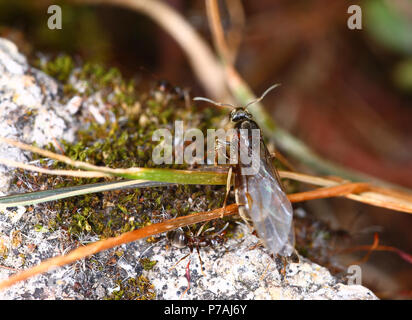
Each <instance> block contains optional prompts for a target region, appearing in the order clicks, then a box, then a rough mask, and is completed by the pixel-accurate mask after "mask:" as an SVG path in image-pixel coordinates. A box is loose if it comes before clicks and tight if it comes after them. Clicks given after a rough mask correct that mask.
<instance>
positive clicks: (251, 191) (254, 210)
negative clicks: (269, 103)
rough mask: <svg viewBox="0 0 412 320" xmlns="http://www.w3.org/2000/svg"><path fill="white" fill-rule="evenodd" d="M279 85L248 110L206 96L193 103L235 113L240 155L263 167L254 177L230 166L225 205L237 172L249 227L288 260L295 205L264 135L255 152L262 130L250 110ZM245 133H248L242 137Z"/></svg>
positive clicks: (240, 164) (236, 182)
mask: <svg viewBox="0 0 412 320" xmlns="http://www.w3.org/2000/svg"><path fill="white" fill-rule="evenodd" d="M277 86H278V85H277V84H275V85H273V86H271V87H269V88H268V89H267V90H266V91H265V92H264V93H263V94H262V96H260V97H259V98H258V99H256V100H254V101H252V102H249V103H248V104H247V105H246V106H245V107H235V106H233V105H231V104H224V103H218V102H215V101H213V100H210V99H207V98H203V97H196V98H194V99H193V100H195V101H206V102H209V103H212V104H214V105H216V106H218V107H229V108H230V109H231V110H232V111H231V112H230V115H229V118H230V121H231V122H232V123H233V124H234V128H235V132H236V133H235V134H236V135H237V136H236V137H235V138H236V139H235V141H238V142H239V146H240V148H241V150H240V152H242V151H243V152H245V153H246V154H248V155H249V156H251V157H252V158H255V159H254V160H255V161H253V159H252V162H251V163H252V164H253V163H258V164H259V167H258V168H257V170H254V171H256V172H255V173H254V174H248V173H247V171H248V170H247V169H250V168H248V165H246V164H245V163H243V162H242V161H238V162H237V164H236V165H234V166H233V167H230V169H229V173H228V180H227V193H226V198H225V202H224V206H226V200H227V196H228V194H229V191H230V186H231V175H232V172H233V173H234V190H235V198H236V203H237V205H238V210H239V214H240V216H241V217H242V219H243V220H244V221H245V222H246V224H248V225H249V223H248V218H250V219H251V220H252V222H253V226H254V229H255V230H256V232H257V234H258V236H259V238H260V239H261V241H262V243H263V244H264V246H265V247H266V248H267V249H268V250H269V251H270V253H271V254H273V255H274V256H276V255H280V256H283V257H288V256H291V255H292V253H294V251H295V249H294V231H293V209H292V205H291V203H290V201H289V199H288V198H287V196H286V193H285V191H284V188H283V185H282V182H281V181H280V177H279V174H278V172H277V170H276V168H275V167H274V165H273V164H272V160H273V159H272V155H271V154H270V153H269V151H268V149H267V147H266V145H265V143H264V141H263V139H262V135H260V149H259V152H258V153H256V152H255V153H253V149H252V131H253V130H259V131H260V128H259V126H258V124H257V123H256V122H255V121H254V119H253V116H252V114H251V113H250V112H249V111H248V110H247V108H248V107H249V106H250V105H252V104H254V103H257V102H259V101H261V100H262V99H263V98H264V97H265V96H266V94H267V93H268V92H270V91H271V90H273V89H274V88H276V87H277ZM245 132H246V134H241V133H245ZM232 141H233V140H232ZM242 148H245V150H242ZM256 158H257V159H256Z"/></svg>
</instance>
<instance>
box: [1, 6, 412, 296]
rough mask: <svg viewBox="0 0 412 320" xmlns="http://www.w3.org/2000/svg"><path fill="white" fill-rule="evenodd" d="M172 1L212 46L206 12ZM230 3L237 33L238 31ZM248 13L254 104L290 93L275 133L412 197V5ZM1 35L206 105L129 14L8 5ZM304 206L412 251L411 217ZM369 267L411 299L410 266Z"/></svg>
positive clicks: (178, 62)
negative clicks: (159, 84) (355, 20)
mask: <svg viewBox="0 0 412 320" xmlns="http://www.w3.org/2000/svg"><path fill="white" fill-rule="evenodd" d="M165 2H167V3H169V4H170V5H171V6H172V7H174V8H175V9H176V10H178V11H179V12H180V13H181V14H182V15H183V16H184V17H185V18H186V19H187V20H188V21H189V22H190V23H191V25H192V26H193V27H194V28H195V29H196V30H197V31H198V32H199V33H200V34H201V35H202V36H203V37H204V38H205V39H207V40H208V41H209V43H212V41H211V34H210V31H209V26H208V22H207V18H206V14H205V4H204V1H201V0H196V1H183V0H170V1H165ZM221 2H222V3H221V7H222V8H221V9H222V18H223V25H224V26H225V27H227V28H229V26H230V24H231V23H233V21H231V20H230V19H229V15H228V13H227V11H226V10H225V9H226V8H227V7H226V6H225V2H223V1H221ZM230 2H231V1H228V2H227V3H228V4H229V5H230ZM242 3H243V6H244V17H245V24H244V27H243V28H242V29H240V31H241V33H240V34H241V44H240V47H239V50H238V57H237V60H236V67H237V69H238V71H239V72H240V74H241V75H242V76H243V78H244V79H245V80H246V81H247V82H248V84H249V85H250V86H251V87H252V88H253V89H254V91H255V93H256V94H260V93H261V92H263V91H264V90H265V89H266V88H267V87H269V86H270V85H272V84H273V83H282V86H281V87H280V89H277V90H276V93H275V94H270V95H269V96H268V97H267V98H266V99H265V101H264V104H265V106H266V108H267V109H268V111H269V112H270V114H271V115H272V116H273V117H274V118H275V119H276V121H277V123H279V124H280V125H281V126H282V127H283V128H285V129H287V130H288V131H289V132H291V133H293V134H294V135H295V136H297V137H299V138H300V139H301V140H303V141H304V142H306V143H307V144H309V145H310V146H311V147H312V148H313V149H314V150H315V151H317V152H318V153H319V154H321V155H322V156H323V157H325V158H327V159H330V160H332V161H334V162H336V163H339V164H341V165H343V166H346V167H349V168H354V169H357V170H359V171H362V172H365V173H367V174H370V175H373V176H376V177H379V178H381V179H383V180H387V181H389V182H392V183H395V184H398V185H401V186H404V187H407V188H410V189H412V105H411V102H412V100H411V98H412V1H410V0H387V1H384V0H368V1H351V2H348V1H344V0H339V1H338V0H334V1H326V0H305V1H303V0H300V1H288V0H258V1H243V2H242ZM50 4H58V5H60V6H61V7H62V12H63V28H62V30H49V29H48V28H47V22H46V21H47V17H48V16H47V7H48V5H50ZM350 4H358V5H360V7H361V8H362V17H363V20H362V27H363V28H362V30H350V29H349V28H348V27H347V19H348V18H349V16H350V14H348V13H347V10H348V7H349V5H350ZM232 20H233V19H232ZM0 36H2V37H6V38H9V39H10V40H12V41H14V42H15V43H16V44H17V45H18V46H19V49H20V50H21V51H22V52H23V53H25V54H26V55H27V56H28V57H29V58H30V59H32V60H33V61H34V60H35V59H37V58H38V56H39V54H40V53H41V54H43V55H46V56H49V57H54V56H56V55H58V54H60V53H67V54H70V55H72V56H73V57H75V58H76V59H78V60H79V61H97V62H99V63H102V64H105V65H107V66H116V67H118V68H119V69H120V70H121V71H122V73H123V74H124V75H125V76H128V77H137V78H138V79H139V81H140V82H141V83H142V85H143V84H144V83H145V82H148V83H152V82H155V81H156V80H160V79H167V80H168V81H170V82H171V83H172V84H173V85H178V86H180V87H187V88H188V89H190V90H191V91H190V92H191V94H192V95H204V92H203V91H202V88H201V86H200V84H199V83H198V82H197V80H196V78H195V77H194V75H193V72H192V70H191V68H190V65H189V63H188V62H187V58H186V56H185V54H184V53H183V52H182V50H181V49H180V48H179V46H178V45H177V44H176V43H175V41H174V40H173V39H172V38H171V37H170V36H169V35H168V34H167V33H166V32H165V31H164V30H162V29H161V28H160V27H158V26H157V25H156V24H155V23H153V22H152V21H151V20H150V19H149V18H147V17H146V16H143V15H141V14H138V13H136V12H133V11H131V10H127V9H122V8H119V7H115V6H107V5H104V6H103V5H99V6H91V5H82V4H81V1H78V3H77V4H76V5H73V4H72V3H71V2H70V1H53V2H51V1H43V0H42V1H29V0H27V1H23V0H15V1H7V0H0ZM304 207H305V208H306V209H307V210H308V211H309V212H310V213H311V214H315V213H316V215H317V216H320V217H321V218H322V219H323V220H325V221H327V222H328V223H329V224H330V225H331V226H332V227H333V228H336V229H342V230H346V231H347V232H348V233H349V234H350V236H351V238H352V239H353V240H354V241H355V242H356V243H361V244H371V243H372V242H373V232H374V231H377V230H378V231H380V232H379V239H380V243H381V244H385V245H390V246H394V247H396V248H399V249H401V250H403V251H405V252H408V253H411V252H412V241H411V237H410V235H409V232H410V230H411V227H412V222H411V218H412V217H410V216H409V215H407V214H405V213H397V212H392V211H389V210H385V209H380V208H374V207H370V206H366V205H362V204H359V203H355V202H352V201H349V200H341V199H333V200H317V201H311V202H309V203H306V204H305V205H304ZM331 212H333V213H334V215H333V216H332V214H331ZM363 255H364V253H360V254H359V257H362V256H363ZM350 261H353V257H349V258H347V260H346V262H348V263H349V262H350ZM362 267H363V275H364V281H365V285H367V286H369V287H370V288H371V289H372V290H374V291H375V293H376V294H377V295H379V296H380V297H382V298H411V297H412V290H411V288H412V277H411V271H412V268H411V265H410V264H409V263H407V262H406V261H404V260H402V259H401V258H400V257H399V256H397V255H396V254H394V253H391V252H374V253H372V255H371V256H370V258H369V260H368V262H367V263H365V264H364V266H362Z"/></svg>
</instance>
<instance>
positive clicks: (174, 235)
mask: <svg viewBox="0 0 412 320" xmlns="http://www.w3.org/2000/svg"><path fill="white" fill-rule="evenodd" d="M166 237H167V239H168V240H169V241H170V243H171V245H172V246H174V247H176V248H179V249H182V248H185V247H186V246H187V237H186V235H185V233H184V231H183V229H182V228H178V229H176V230H173V231H169V232H168V233H167V235H166Z"/></svg>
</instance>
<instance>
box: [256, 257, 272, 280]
mask: <svg viewBox="0 0 412 320" xmlns="http://www.w3.org/2000/svg"><path fill="white" fill-rule="evenodd" d="M271 263H272V260H271V259H269V262H268V264H267V266H266V269H265V271H264V272H263V274H262V276H261V277H260V279H259V281H262V280H263V279H264V278H265V276H266V274H267V273H268V270H269V266H270V264H271Z"/></svg>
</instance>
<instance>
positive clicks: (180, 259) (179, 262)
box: [169, 252, 191, 271]
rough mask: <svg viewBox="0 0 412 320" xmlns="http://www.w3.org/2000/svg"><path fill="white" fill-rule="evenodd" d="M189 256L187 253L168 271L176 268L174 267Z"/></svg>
mask: <svg viewBox="0 0 412 320" xmlns="http://www.w3.org/2000/svg"><path fill="white" fill-rule="evenodd" d="M190 254H191V252H190V253H188V254H187V255H185V256H184V257H183V258H180V259H179V261H178V262H176V263H175V264H174V265H173V267H171V268H170V269H169V271H172V270H173V269H174V268H176V266H177V265H178V264H179V263H180V262H181V261H183V260H184V259H186V258H187V257H188V256H189V255H190Z"/></svg>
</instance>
